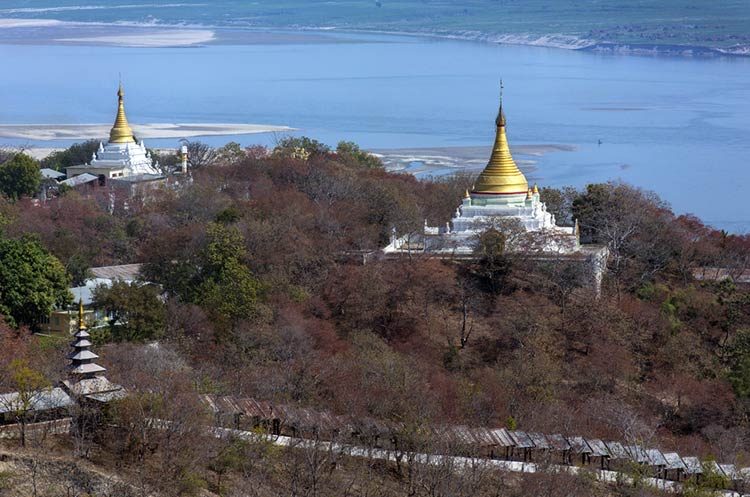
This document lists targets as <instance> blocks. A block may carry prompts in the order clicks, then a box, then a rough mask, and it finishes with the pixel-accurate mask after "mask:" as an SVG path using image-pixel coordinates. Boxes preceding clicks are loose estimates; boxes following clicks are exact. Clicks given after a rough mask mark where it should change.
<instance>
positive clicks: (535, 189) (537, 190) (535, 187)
mask: <svg viewBox="0 0 750 497" xmlns="http://www.w3.org/2000/svg"><path fill="white" fill-rule="evenodd" d="M537 193H539V188H537V186H536V183H534V195H536V194H537Z"/></svg>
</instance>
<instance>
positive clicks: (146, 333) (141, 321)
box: [94, 281, 166, 342]
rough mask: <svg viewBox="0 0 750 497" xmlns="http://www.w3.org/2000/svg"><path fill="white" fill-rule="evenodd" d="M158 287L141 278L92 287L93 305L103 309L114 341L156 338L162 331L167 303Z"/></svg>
mask: <svg viewBox="0 0 750 497" xmlns="http://www.w3.org/2000/svg"><path fill="white" fill-rule="evenodd" d="M159 293H160V292H159V289H158V287H156V286H154V285H148V284H143V283H140V282H133V283H127V282H125V281H115V282H113V283H112V286H111V287H106V286H104V285H100V286H98V287H96V289H94V307H96V308H99V309H106V310H107V312H108V314H110V316H111V317H112V319H111V320H110V323H109V324H110V327H111V332H112V338H113V340H115V341H118V342H119V341H140V340H151V339H154V338H159V337H160V336H162V334H163V333H164V326H165V323H166V306H165V305H164V302H162V300H161V298H160V294H159Z"/></svg>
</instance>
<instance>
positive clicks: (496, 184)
mask: <svg viewBox="0 0 750 497" xmlns="http://www.w3.org/2000/svg"><path fill="white" fill-rule="evenodd" d="M501 88H502V86H501ZM495 124H496V125H497V134H496V135H495V145H494V146H493V147H492V155H491V156H490V160H489V162H488V163H487V167H485V168H484V171H482V174H480V175H479V178H478V179H477V182H476V184H475V185H474V188H473V190H472V193H486V194H526V192H527V191H528V190H529V183H528V181H526V176H524V175H523V173H522V172H521V170H520V169H518V166H517V165H516V162H515V161H514V160H513V156H512V155H511V154H510V147H509V146H508V137H507V136H505V113H504V112H503V97H502V92H501V93H500V110H499V111H498V113H497V119H495Z"/></svg>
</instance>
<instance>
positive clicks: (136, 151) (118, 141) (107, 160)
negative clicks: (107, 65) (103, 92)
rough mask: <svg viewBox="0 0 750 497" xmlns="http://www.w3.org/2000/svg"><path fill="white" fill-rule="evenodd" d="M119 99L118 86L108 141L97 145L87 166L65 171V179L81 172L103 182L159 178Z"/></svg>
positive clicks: (121, 93) (160, 176)
mask: <svg viewBox="0 0 750 497" xmlns="http://www.w3.org/2000/svg"><path fill="white" fill-rule="evenodd" d="M123 96H124V93H123V91H122V85H120V87H119V89H118V91H117V99H118V102H117V117H116V118H115V123H114V125H113V126H112V130H111V131H110V133H109V141H108V142H107V143H106V144H104V143H99V150H97V151H96V152H94V154H93V156H92V158H91V163H90V164H81V165H77V166H71V167H68V168H66V173H67V176H68V179H69V180H70V179H72V178H74V177H75V176H78V175H80V174H84V173H88V174H92V175H94V176H96V177H99V178H104V179H105V180H107V179H115V178H127V177H133V176H138V177H140V178H141V179H143V180H149V181H150V180H155V179H159V178H162V175H161V173H160V171H159V169H158V167H157V166H156V165H155V164H154V161H153V159H152V157H151V154H150V153H149V152H148V150H147V149H146V145H145V144H144V142H143V140H141V141H140V142H138V141H136V138H135V135H134V134H133V130H132V129H131V128H130V124H128V118H127V117H126V115H125V104H124V102H123Z"/></svg>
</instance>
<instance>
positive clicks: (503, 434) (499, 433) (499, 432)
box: [490, 428, 516, 447]
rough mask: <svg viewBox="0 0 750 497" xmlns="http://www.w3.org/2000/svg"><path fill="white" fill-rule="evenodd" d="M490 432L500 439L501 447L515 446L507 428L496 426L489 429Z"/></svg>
mask: <svg viewBox="0 0 750 497" xmlns="http://www.w3.org/2000/svg"><path fill="white" fill-rule="evenodd" d="M490 432H492V435H493V436H494V437H495V438H496V439H498V440H499V441H500V446H501V447H515V446H516V442H514V441H513V437H511V436H510V433H508V430H506V429H505V428H496V429H494V430H490Z"/></svg>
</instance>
